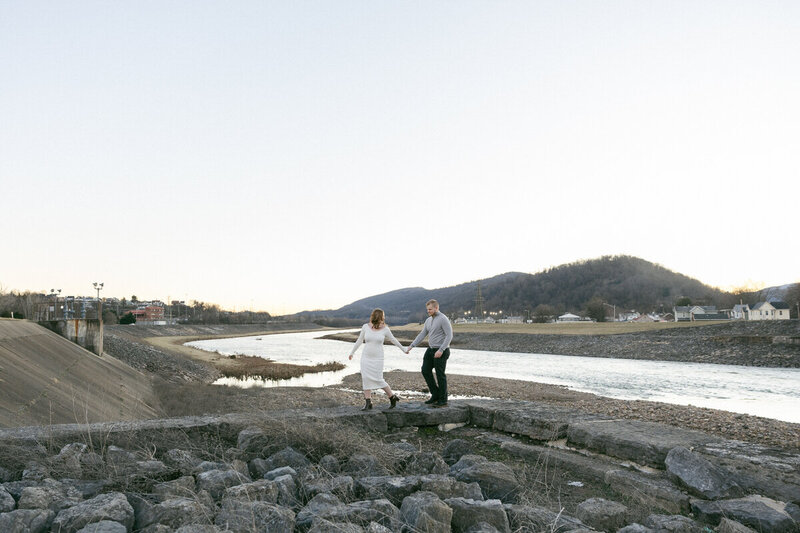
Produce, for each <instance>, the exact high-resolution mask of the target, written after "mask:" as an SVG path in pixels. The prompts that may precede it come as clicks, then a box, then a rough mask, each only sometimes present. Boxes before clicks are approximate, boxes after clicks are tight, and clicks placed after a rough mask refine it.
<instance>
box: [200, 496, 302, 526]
mask: <svg viewBox="0 0 800 533" xmlns="http://www.w3.org/2000/svg"><path fill="white" fill-rule="evenodd" d="M294 519H295V516H294V512H292V511H291V510H290V509H287V508H285V507H281V506H278V505H275V504H272V503H268V502H248V501H243V500H226V501H225V504H224V505H223V506H222V509H221V510H220V512H219V513H218V514H217V517H216V519H215V520H214V523H215V524H216V525H217V526H218V527H219V528H221V529H223V530H225V531H231V532H234V533H251V532H252V531H269V532H270V533H292V532H293V531H294V525H295V520H294Z"/></svg>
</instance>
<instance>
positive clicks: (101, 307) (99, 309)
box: [92, 281, 103, 324]
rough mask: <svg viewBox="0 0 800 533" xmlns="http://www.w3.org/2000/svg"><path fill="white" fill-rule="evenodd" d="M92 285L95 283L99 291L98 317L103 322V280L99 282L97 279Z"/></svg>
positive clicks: (95, 287) (95, 288)
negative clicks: (101, 298) (101, 297)
mask: <svg viewBox="0 0 800 533" xmlns="http://www.w3.org/2000/svg"><path fill="white" fill-rule="evenodd" d="M92 285H94V290H96V291H97V319H98V320H99V321H100V323H101V324H102V323H103V304H102V303H101V302H100V291H102V290H103V282H102V281H101V282H99V283H98V282H96V281H95V282H94V283H92Z"/></svg>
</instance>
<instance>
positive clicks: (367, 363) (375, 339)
mask: <svg viewBox="0 0 800 533" xmlns="http://www.w3.org/2000/svg"><path fill="white" fill-rule="evenodd" d="M386 339H389V340H390V341H391V342H392V344H394V345H395V346H397V347H398V348H400V349H401V350H402V351H403V353H405V352H406V349H405V348H404V347H403V345H402V344H400V342H399V341H398V340H397V339H395V338H394V335H392V332H391V331H389V326H387V325H386V321H385V317H384V314H383V309H375V310H374V311H372V314H371V315H370V317H369V323H367V324H364V325H363V326H361V334H360V335H359V336H358V340H357V341H356V343H355V345H354V346H353V350H352V351H351V352H350V357H349V359H350V360H352V359H353V354H354V353H356V350H358V347H359V346H361V343H364V344H365V346H364V351H363V353H362V354H361V388H362V389H363V390H364V400H365V401H364V408H363V409H361V410H362V411H367V410H369V409H372V399H371V397H370V396H371V393H372V389H383V390H384V391H385V392H386V396H388V397H389V402H390V405H389V409H394V406H395V405H397V402H399V401H400V398H398V397H397V394H395V393H393V392H392V389H391V387H389V385H388V384H387V383H386V381H384V380H383V341H385V340H386Z"/></svg>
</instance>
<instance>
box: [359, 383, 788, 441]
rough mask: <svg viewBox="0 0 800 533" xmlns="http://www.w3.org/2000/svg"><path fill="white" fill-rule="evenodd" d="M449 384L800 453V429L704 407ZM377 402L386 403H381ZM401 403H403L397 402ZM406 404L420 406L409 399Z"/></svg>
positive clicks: (456, 392) (463, 390) (549, 388)
mask: <svg viewBox="0 0 800 533" xmlns="http://www.w3.org/2000/svg"><path fill="white" fill-rule="evenodd" d="M384 378H385V379H386V382H387V383H389V385H390V386H391V387H392V389H394V390H398V391H415V392H420V393H422V392H426V391H427V387H426V386H425V381H424V380H423V379H422V376H421V375H420V374H419V373H415V372H386V373H385V374H384ZM447 384H448V389H449V393H450V395H452V396H481V397H487V398H498V399H505V400H524V401H530V402H542V403H548V404H558V405H560V406H563V407H569V408H573V409H576V410H578V411H582V412H586V413H596V414H602V415H606V416H610V417H613V418H624V419H630V420H647V421H650V422H659V423H663V424H669V425H672V426H678V427H683V428H687V429H697V430H700V431H705V432H706V433H710V434H713V435H719V436H721V437H725V438H727V439H735V440H743V441H748V442H754V443H759V444H763V445H765V446H774V447H778V448H782V449H787V450H794V451H800V424H793V423H790V422H781V421H779V420H774V419H771V418H762V417H757V416H750V415H744V414H738V413H731V412H729V411H720V410H717V409H707V408H704V407H694V406H682V405H673V404H667V403H660V402H648V401H642V400H635V401H630V400H616V399H613V398H605V397H602V396H597V395H595V394H590V393H586V392H577V391H573V390H570V389H568V388H566V387H562V386H558V385H547V384H543V383H533V382H530V381H519V380H511V379H496V378H485V377H475V376H461V375H455V374H454V375H448V376H447ZM343 385H344V386H345V387H346V388H348V389H355V390H358V389H360V388H361V375H360V374H353V375H351V376H347V377H346V378H345V379H344V380H343ZM379 399H380V400H381V401H385V398H383V397H379ZM401 401H402V400H401ZM410 401H419V400H418V399H416V398H415V399H411V400H410Z"/></svg>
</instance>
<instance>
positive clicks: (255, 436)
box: [236, 426, 272, 454]
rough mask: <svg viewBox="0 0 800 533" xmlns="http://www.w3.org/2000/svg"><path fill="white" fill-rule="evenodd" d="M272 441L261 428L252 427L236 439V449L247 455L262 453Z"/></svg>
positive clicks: (244, 430)
mask: <svg viewBox="0 0 800 533" xmlns="http://www.w3.org/2000/svg"><path fill="white" fill-rule="evenodd" d="M271 441H272V439H271V438H270V436H269V435H268V434H267V433H266V432H265V431H264V430H263V429H261V428H260V427H257V426H250V427H247V428H244V429H243V430H241V431H240V432H239V435H238V437H237V439H236V447H237V448H238V449H239V450H241V451H243V452H245V453H255V454H258V453H261V450H263V449H264V447H266V446H267V445H269V444H270V442H271Z"/></svg>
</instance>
